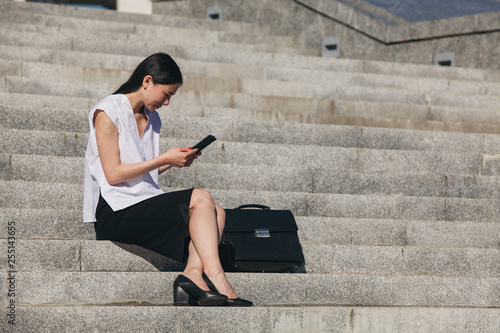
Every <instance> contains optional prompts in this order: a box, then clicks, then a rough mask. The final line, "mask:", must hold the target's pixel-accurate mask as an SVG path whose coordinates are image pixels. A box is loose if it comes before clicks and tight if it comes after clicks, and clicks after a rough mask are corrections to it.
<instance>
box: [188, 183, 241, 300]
mask: <svg viewBox="0 0 500 333" xmlns="http://www.w3.org/2000/svg"><path fill="white" fill-rule="evenodd" d="M189 208H190V209H189V210H190V219H189V234H190V236H191V242H190V244H189V257H188V262H187V265H186V268H185V270H184V272H183V275H185V276H186V277H188V278H189V279H191V280H192V281H193V282H194V283H196V284H197V285H198V286H199V287H200V288H202V289H204V290H209V288H208V286H207V285H206V283H205V281H204V280H203V277H202V273H205V274H206V275H207V276H208V277H209V279H210V280H211V281H212V282H213V284H214V285H215V287H216V288H217V290H218V291H219V292H220V293H222V294H224V295H226V296H228V297H229V298H237V297H238V295H237V294H236V292H235V291H234V289H233V288H232V287H231V284H230V283H229V281H227V279H226V275H225V274H224V270H223V269H222V265H221V263H220V259H219V251H218V246H219V241H220V237H221V235H222V231H223V230H224V223H225V213H224V210H223V209H222V208H221V207H219V206H216V205H215V203H214V201H213V198H212V196H211V195H210V193H208V192H207V191H204V190H199V189H195V190H193V195H192V197H191V204H190V207H189Z"/></svg>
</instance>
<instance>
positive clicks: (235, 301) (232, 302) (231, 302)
mask: <svg viewBox="0 0 500 333" xmlns="http://www.w3.org/2000/svg"><path fill="white" fill-rule="evenodd" d="M203 280H205V282H206V283H207V286H208V288H210V290H211V291H213V292H216V293H219V291H218V290H217V288H216V287H215V285H214V284H213V283H212V281H210V279H209V278H208V276H206V275H205V273H203ZM252 305H253V303H252V302H251V301H249V300H246V299H243V298H239V297H238V298H228V299H227V301H226V302H224V303H222V306H252Z"/></svg>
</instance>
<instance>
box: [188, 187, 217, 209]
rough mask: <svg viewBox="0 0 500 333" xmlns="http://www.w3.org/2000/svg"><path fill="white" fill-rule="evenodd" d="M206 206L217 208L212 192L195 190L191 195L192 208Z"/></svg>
mask: <svg viewBox="0 0 500 333" xmlns="http://www.w3.org/2000/svg"><path fill="white" fill-rule="evenodd" d="M206 205H209V206H214V207H215V202H214V198H213V197H212V195H211V194H210V192H208V191H206V190H202V189H194V190H193V193H192V194H191V205H190V208H194V207H196V206H206Z"/></svg>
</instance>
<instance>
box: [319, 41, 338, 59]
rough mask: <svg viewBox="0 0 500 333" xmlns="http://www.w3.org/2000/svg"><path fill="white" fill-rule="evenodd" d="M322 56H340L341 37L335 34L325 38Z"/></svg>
mask: <svg viewBox="0 0 500 333" xmlns="http://www.w3.org/2000/svg"><path fill="white" fill-rule="evenodd" d="M321 56H323V57H330V58H338V57H339V56H340V38H339V37H335V36H332V37H325V38H323V47H322V50H321Z"/></svg>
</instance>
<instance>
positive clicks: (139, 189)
mask: <svg viewBox="0 0 500 333" xmlns="http://www.w3.org/2000/svg"><path fill="white" fill-rule="evenodd" d="M97 109H99V110H103V111H104V112H105V113H106V114H107V115H108V116H109V118H110V119H111V120H112V121H113V123H114V124H115V126H116V128H117V129H118V144H119V147H120V161H121V163H122V164H128V163H137V162H142V161H146V160H149V159H152V158H154V157H157V156H158V155H159V152H160V128H161V120H160V117H159V115H158V113H157V112H156V111H153V112H151V111H149V110H147V109H146V108H144V113H145V115H146V117H147V119H148V122H147V124H146V127H145V128H144V133H143V135H142V138H141V137H139V129H138V127H137V121H136V119H135V116H134V111H133V110H132V106H131V105H130V102H129V100H128V98H127V96H125V95H122V94H117V95H111V96H108V97H106V98H104V99H103V100H102V101H100V102H99V103H98V104H97V105H96V106H95V107H94V108H93V109H92V111H90V113H89V125H90V134H89V141H88V144H87V151H86V153H85V180H84V192H83V221H84V222H95V221H96V218H95V211H96V208H97V203H98V201H99V193H101V195H102V197H103V198H104V199H105V200H106V202H107V203H108V204H109V206H110V207H111V208H112V209H113V211H117V210H121V209H124V208H126V207H129V206H132V205H134V204H136V203H138V202H140V201H143V200H145V199H148V198H151V197H153V196H156V195H159V194H162V193H164V192H163V191H162V190H161V189H160V188H159V187H158V169H155V170H153V171H151V172H149V173H147V174H145V175H144V176H141V177H138V178H135V179H133V180H129V181H126V182H122V183H120V184H117V185H114V186H112V185H110V184H109V183H108V182H107V180H106V177H105V176H104V172H103V170H102V165H101V160H100V158H99V152H98V150H97V142H96V136H95V126H94V113H95V111H96V110H97Z"/></svg>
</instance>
